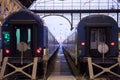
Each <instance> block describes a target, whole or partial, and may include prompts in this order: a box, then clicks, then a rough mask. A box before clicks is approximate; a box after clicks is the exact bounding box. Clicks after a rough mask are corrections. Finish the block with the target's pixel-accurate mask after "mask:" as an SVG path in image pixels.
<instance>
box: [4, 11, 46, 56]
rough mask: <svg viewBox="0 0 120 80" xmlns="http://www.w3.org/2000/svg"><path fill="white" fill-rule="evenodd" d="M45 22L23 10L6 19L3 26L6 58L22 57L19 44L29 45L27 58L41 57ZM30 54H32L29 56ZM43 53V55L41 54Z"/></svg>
mask: <svg viewBox="0 0 120 80" xmlns="http://www.w3.org/2000/svg"><path fill="white" fill-rule="evenodd" d="M43 27H44V26H43V22H42V20H41V19H40V18H39V17H38V16H36V15H34V14H33V13H31V12H29V11H26V10H21V11H18V12H15V13H13V14H11V15H10V16H9V17H8V18H6V19H5V21H4V23H3V26H2V39H3V40H2V43H3V44H2V48H3V55H4V56H11V57H13V56H16V57H18V56H20V51H19V50H18V44H20V43H21V42H24V43H25V45H28V46H29V47H28V49H27V50H29V51H26V52H24V53H26V57H30V56H41V55H42V48H43ZM28 52H29V53H30V54H28ZM40 53H41V54H40Z"/></svg>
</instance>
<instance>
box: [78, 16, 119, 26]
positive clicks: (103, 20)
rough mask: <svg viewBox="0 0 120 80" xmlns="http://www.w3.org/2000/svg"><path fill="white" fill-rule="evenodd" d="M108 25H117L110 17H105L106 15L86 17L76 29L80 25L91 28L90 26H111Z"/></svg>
mask: <svg viewBox="0 0 120 80" xmlns="http://www.w3.org/2000/svg"><path fill="white" fill-rule="evenodd" d="M109 23H112V24H117V22H116V21H115V20H114V19H113V18H112V17H110V16H107V15H89V16H87V17H84V18H83V19H82V20H81V21H80V22H79V24H78V27H79V26H80V25H82V26H83V25H84V26H86V25H89V26H92V25H96V26H100V24H101V25H104V26H108V25H111V24H109ZM97 24H98V25H97Z"/></svg>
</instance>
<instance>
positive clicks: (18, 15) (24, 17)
mask: <svg viewBox="0 0 120 80" xmlns="http://www.w3.org/2000/svg"><path fill="white" fill-rule="evenodd" d="M11 21H18V22H19V21H23V22H24V21H32V22H37V24H40V25H43V21H42V19H41V18H40V17H39V16H37V15H35V14H34V13H32V12H30V11H29V10H26V9H22V10H20V11H18V12H14V13H12V14H10V15H9V16H8V17H7V18H6V19H5V20H4V23H3V24H6V23H9V22H11Z"/></svg>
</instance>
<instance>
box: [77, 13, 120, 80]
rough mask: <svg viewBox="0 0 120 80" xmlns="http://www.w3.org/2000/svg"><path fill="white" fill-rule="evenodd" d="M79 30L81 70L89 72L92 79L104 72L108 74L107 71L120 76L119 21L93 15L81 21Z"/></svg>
mask: <svg viewBox="0 0 120 80" xmlns="http://www.w3.org/2000/svg"><path fill="white" fill-rule="evenodd" d="M77 32H78V39H77V40H78V42H77V43H78V44H77V45H78V55H79V62H80V66H81V67H80V68H81V72H82V73H83V74H84V73H86V72H87V73H88V74H89V76H90V78H91V79H94V78H96V77H99V76H101V75H102V74H105V75H106V73H110V75H111V74H112V75H114V76H116V77H120V72H119V71H120V68H119V66H118V61H117V57H118V25H117V22H116V21H115V20H114V19H113V18H112V17H110V16H106V15H91V16H88V17H85V18H83V19H82V20H81V21H80V23H79V24H78V27H77ZM86 59H87V65H88V67H87V66H86V68H88V71H87V69H86V70H85V64H84V62H85V61H86ZM113 66H114V67H113ZM82 68H84V69H82ZM98 68H99V69H98ZM92 70H93V71H92Z"/></svg>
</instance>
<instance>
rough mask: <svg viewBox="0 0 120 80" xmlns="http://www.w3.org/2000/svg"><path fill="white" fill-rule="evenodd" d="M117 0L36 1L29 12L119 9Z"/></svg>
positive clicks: (119, 2)
mask: <svg viewBox="0 0 120 80" xmlns="http://www.w3.org/2000/svg"><path fill="white" fill-rule="evenodd" d="M119 6H120V1H119V0H36V1H34V2H33V4H32V5H31V6H30V7H29V9H31V10H90V9H120V7H119Z"/></svg>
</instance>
